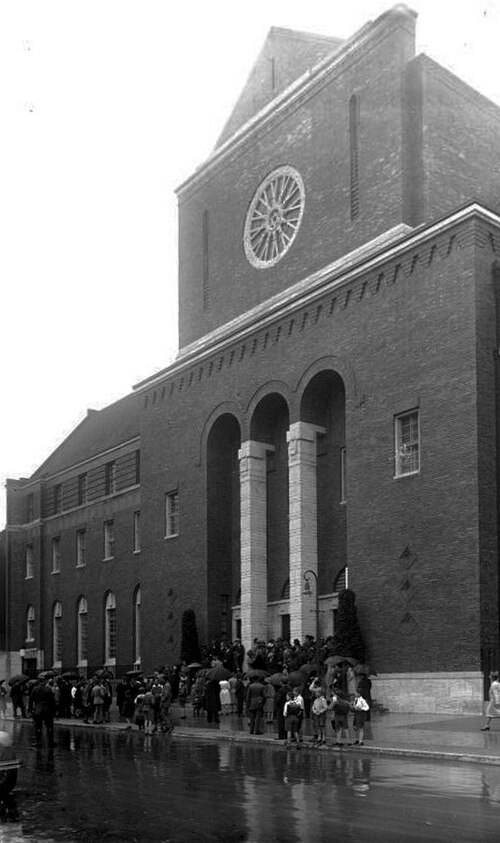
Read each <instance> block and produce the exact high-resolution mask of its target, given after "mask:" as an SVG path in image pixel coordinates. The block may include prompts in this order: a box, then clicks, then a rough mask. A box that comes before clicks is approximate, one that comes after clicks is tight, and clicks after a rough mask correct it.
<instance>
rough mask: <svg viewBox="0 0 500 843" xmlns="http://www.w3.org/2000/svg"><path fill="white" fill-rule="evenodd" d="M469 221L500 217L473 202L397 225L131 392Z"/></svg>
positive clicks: (499, 220)
mask: <svg viewBox="0 0 500 843" xmlns="http://www.w3.org/2000/svg"><path fill="white" fill-rule="evenodd" d="M474 218H476V219H480V220H482V221H484V222H487V223H490V224H492V225H495V226H496V227H498V228H500V215H498V214H496V213H494V212H493V211H490V210H488V209H487V208H485V207H483V206H482V205H480V204H479V203H476V202H473V203H471V204H470V205H467V206H466V207H464V208H461V209H459V210H457V211H455V212H454V213H452V214H449V215H448V216H446V217H444V218H443V219H440V220H437V221H436V222H434V223H431V224H430V225H427V226H425V227H424V226H422V227H420V228H418V229H411V228H410V227H409V226H407V225H400V226H396V228H394V229H391V230H390V231H388V232H386V233H385V234H384V235H382V236H381V237H378V238H377V239H376V240H373V241H370V242H369V243H367V244H364V245H363V246H361V247H360V248H359V249H356V250H354V251H353V252H350V253H349V254H348V255H344V256H343V257H342V258H339V259H338V260H336V261H334V262H333V263H331V264H328V265H327V266H326V267H323V268H322V269H320V270H318V271H317V272H315V273H312V274H311V275H309V276H307V277H306V278H304V279H303V280H302V281H299V282H298V283H297V284H294V285H293V286H291V287H289V288H288V289H287V290H284V291H283V292H282V293H279V294H278V295H276V296H274V297H273V298H271V299H268V300H266V301H265V302H261V303H259V304H258V305H257V306H256V307H254V308H252V309H251V310H249V311H246V312H245V313H243V314H242V315H241V316H238V317H237V318H236V319H233V320H231V322H229V323H226V324H225V325H222V326H221V327H219V328H216V329H215V330H214V331H212V332H211V333H209V334H206V335H205V336H203V337H201V338H200V339H199V340H196V341H195V342H194V343H191V344H190V345H189V346H185V347H184V348H182V349H181V350H180V351H179V354H178V357H177V360H176V361H174V363H172V364H171V365H170V366H168V367H167V368H165V369H162V370H161V371H160V372H157V373H156V374H155V375H152V376H151V377H149V378H146V379H145V380H143V381H140V382H139V383H137V384H135V386H134V387H133V388H134V390H135V391H136V392H138V393H139V392H142V391H144V390H146V389H149V388H150V387H152V386H155V385H157V384H159V383H161V382H162V381H164V380H165V379H166V378H170V377H174V376H176V375H178V374H179V373H181V372H183V371H184V370H185V369H187V368H189V367H190V366H193V365H195V364H196V365H197V364H201V363H202V362H203V361H205V360H206V359H207V358H208V357H211V356H212V355H214V354H218V353H220V352H222V351H223V350H224V349H226V348H227V347H228V346H229V345H231V344H233V343H237V342H241V341H243V340H245V339H246V338H247V337H248V335H250V334H253V333H254V332H255V331H258V330H262V329H263V328H266V326H268V325H270V324H271V323H273V322H275V321H276V320H277V319H280V318H283V317H286V316H287V315H288V314H291V313H293V312H295V311H296V310H298V309H299V308H301V307H304V306H307V305H309V304H311V303H312V302H314V301H315V300H316V299H318V298H320V297H322V296H324V295H327V294H328V293H330V292H331V291H333V290H336V289H337V288H339V287H342V286H344V285H346V284H348V283H351V282H352V281H353V280H355V279H356V278H358V277H359V276H360V275H363V274H365V273H369V272H373V271H374V270H377V268H379V267H380V266H381V265H382V264H385V263H387V262H388V261H390V260H397V259H398V258H399V257H401V256H402V255H403V254H404V253H405V252H407V251H410V250H412V249H416V248H419V247H421V246H422V245H423V244H425V243H426V242H428V241H429V240H432V239H433V238H435V237H437V236H439V235H441V234H443V233H445V232H446V231H448V230H449V229H451V228H454V227H455V226H457V225H459V224H462V223H464V222H467V221H469V220H471V219H474Z"/></svg>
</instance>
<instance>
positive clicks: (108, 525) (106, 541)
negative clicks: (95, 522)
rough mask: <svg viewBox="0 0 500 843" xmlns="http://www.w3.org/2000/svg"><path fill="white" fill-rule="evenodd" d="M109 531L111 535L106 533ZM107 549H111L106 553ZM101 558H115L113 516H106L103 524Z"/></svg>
mask: <svg viewBox="0 0 500 843" xmlns="http://www.w3.org/2000/svg"><path fill="white" fill-rule="evenodd" d="M109 532H111V536H109V535H108V533H109ZM108 550H111V553H108ZM103 554H104V555H103V559H104V561H107V560H108V559H114V558H115V520H114V518H108V520H107V521H105V522H104V525H103Z"/></svg>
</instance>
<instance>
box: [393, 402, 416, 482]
mask: <svg viewBox="0 0 500 843" xmlns="http://www.w3.org/2000/svg"><path fill="white" fill-rule="evenodd" d="M394 439H395V459H394V462H395V475H396V477H404V476H405V475H407V474H416V473H417V472H418V471H419V470H420V430H419V419H418V410H411V412H409V413H401V415H399V416H396V418H395V420H394Z"/></svg>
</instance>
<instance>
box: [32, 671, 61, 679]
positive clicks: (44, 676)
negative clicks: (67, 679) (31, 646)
mask: <svg viewBox="0 0 500 843" xmlns="http://www.w3.org/2000/svg"><path fill="white" fill-rule="evenodd" d="M54 676H57V673H56V672H55V670H41V671H40V673H39V674H38V677H37V678H38V679H53V678H54Z"/></svg>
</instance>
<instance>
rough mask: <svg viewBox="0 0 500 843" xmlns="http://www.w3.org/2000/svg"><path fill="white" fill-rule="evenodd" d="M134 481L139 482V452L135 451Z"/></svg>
mask: <svg viewBox="0 0 500 843" xmlns="http://www.w3.org/2000/svg"><path fill="white" fill-rule="evenodd" d="M135 482H136V483H140V482H141V452H140V451H136V452H135Z"/></svg>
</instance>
